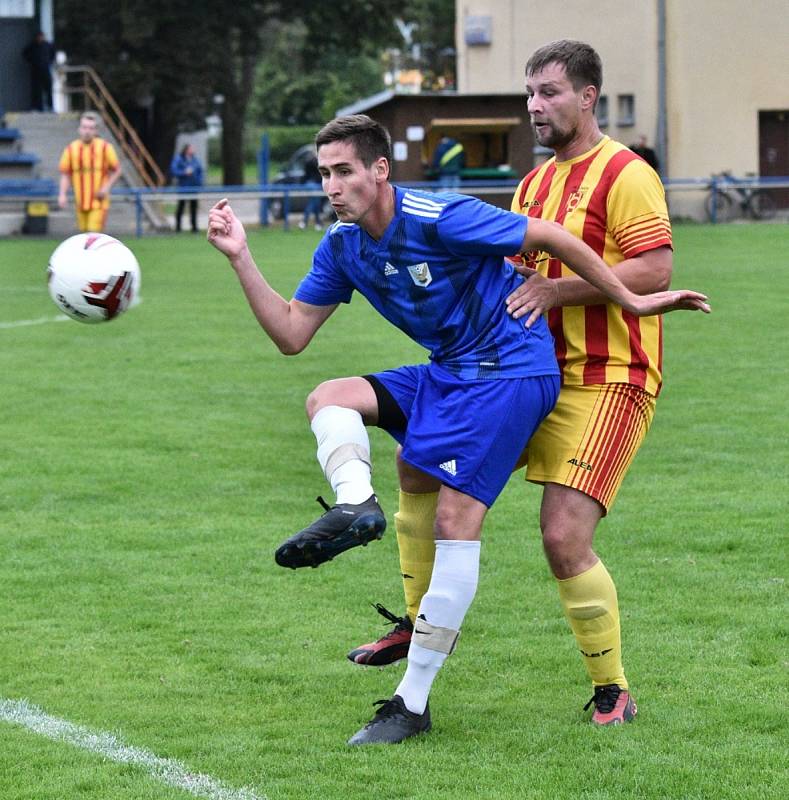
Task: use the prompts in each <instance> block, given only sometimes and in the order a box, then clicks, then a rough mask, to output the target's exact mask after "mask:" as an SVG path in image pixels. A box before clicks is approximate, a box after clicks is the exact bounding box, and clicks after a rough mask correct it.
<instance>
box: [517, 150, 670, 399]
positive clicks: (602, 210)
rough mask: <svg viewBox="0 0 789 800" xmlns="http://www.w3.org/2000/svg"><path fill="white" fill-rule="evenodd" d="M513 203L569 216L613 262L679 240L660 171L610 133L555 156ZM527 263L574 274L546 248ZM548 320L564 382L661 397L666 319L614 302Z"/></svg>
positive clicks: (547, 215) (545, 214)
mask: <svg viewBox="0 0 789 800" xmlns="http://www.w3.org/2000/svg"><path fill="white" fill-rule="evenodd" d="M512 210H513V211H517V212H519V213H521V214H527V215H528V216H531V217H542V218H543V219H549V220H554V221H556V222H559V223H561V224H562V225H563V226H564V227H565V228H567V230H569V231H570V232H571V233H573V234H574V235H576V236H578V237H579V238H581V239H583V240H584V241H585V242H586V243H587V244H588V245H589V246H590V247H591V248H592V249H593V250H594V251H595V252H596V253H597V254H598V255H600V256H601V257H602V259H603V260H604V261H605V262H606V264H608V265H611V266H612V265H614V264H618V263H619V262H620V261H624V260H625V259H626V258H632V257H633V256H637V255H638V254H639V253H643V252H645V251H647V250H652V249H654V248H657V247H664V246H666V245H668V246H669V247H670V246H671V244H672V242H671V224H670V222H669V218H668V209H667V208H666V196H665V192H664V189H663V185H662V183H661V182H660V178H659V177H658V176H657V174H656V173H655V171H654V170H653V169H652V168H651V167H650V166H648V165H647V164H646V162H644V161H643V160H642V159H641V158H640V157H639V156H637V155H636V154H635V153H633V152H632V151H631V150H629V149H628V148H627V147H625V146H624V145H622V144H619V143H618V142H615V141H613V140H612V139H610V138H609V137H608V136H605V137H603V139H602V141H601V142H600V143H599V144H597V145H596V146H595V147H593V148H592V149H591V150H589V151H588V152H586V153H584V154H583V155H580V156H578V157H577V158H573V159H570V160H568V161H561V162H557V161H556V159H555V158H551V159H549V160H548V161H547V162H546V163H545V164H542V165H541V166H539V167H536V168H535V169H533V170H532V171H531V172H530V173H529V174H528V175H527V176H526V177H525V178H524V179H523V180H522V181H521V183H520V185H519V186H518V189H517V191H516V192H515V196H514V197H513V200H512ZM524 259H525V263H526V264H527V265H528V266H531V267H533V268H534V269H537V270H539V271H540V272H541V273H542V274H543V275H547V276H548V277H549V278H559V277H562V276H567V275H574V273H573V272H572V271H571V270H570V269H569V267H567V265H566V264H563V263H562V262H560V261H559V259H557V258H549V257H548V256H547V255H546V254H545V253H540V252H535V251H533V252H530V253H527V254H524ZM548 324H549V326H550V328H551V333H552V334H553V337H554V339H555V340H556V355H557V358H558V359H559V366H560V367H561V369H562V377H563V381H564V383H567V384H574V385H586V384H601V383H629V384H632V385H634V386H639V387H641V388H642V389H644V390H645V391H647V392H649V393H650V394H652V395H655V396H657V394H658V392H659V391H660V386H661V380H662V378H661V369H662V358H663V353H662V351H663V326H662V319H661V318H660V317H659V316H654V317H640V318H639V317H636V316H633V314H631V313H629V312H627V311H625V310H624V309H623V308H622V307H621V306H619V305H616V304H614V303H607V304H604V305H595V306H572V307H570V306H567V307H562V308H552V309H551V310H550V311H549V312H548Z"/></svg>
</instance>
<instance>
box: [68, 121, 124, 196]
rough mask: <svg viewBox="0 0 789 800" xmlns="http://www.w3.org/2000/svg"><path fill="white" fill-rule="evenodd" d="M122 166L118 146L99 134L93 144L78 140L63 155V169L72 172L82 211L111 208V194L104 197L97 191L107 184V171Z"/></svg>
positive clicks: (73, 183) (73, 184)
mask: <svg viewBox="0 0 789 800" xmlns="http://www.w3.org/2000/svg"><path fill="white" fill-rule="evenodd" d="M117 168H118V156H117V155H116V153H115V148H114V147H113V146H112V145H111V144H110V143H109V142H106V141H104V139H101V138H100V137H98V136H96V137H95V138H94V139H93V141H92V142H91V143H90V144H85V143H84V142H83V141H82V140H81V139H75V140H74V141H73V142H71V144H69V145H67V146H66V147H65V148H64V150H63V154H62V155H61V156H60V171H61V172H62V173H63V174H64V175H71V185H72V188H73V189H74V200H75V203H76V206H77V208H78V209H79V210H80V211H90V210H92V209H102V208H109V205H110V200H109V196H107V197H105V198H104V199H103V200H100V199H99V198H97V197H96V192H98V190H99V189H100V188H101V185H102V183H104V181H105V179H106V177H107V173H108V172H111V171H113V170H116V169H117Z"/></svg>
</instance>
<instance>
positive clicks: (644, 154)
mask: <svg viewBox="0 0 789 800" xmlns="http://www.w3.org/2000/svg"><path fill="white" fill-rule="evenodd" d="M647 141H648V140H647V137H646V136H644V134H643V133H642V134H641V136H639V137H638V142H636V144H631V145H630V149H631V150H632V151H633V152H634V153H635V154H636V155H637V156H641V158H643V159H644V161H646V162H647V164H649V166H650V167H652V169H653V170H655V172H660V163H659V162H658V157H657V153H655V151H654V150H653V149H652V148H651V147H650V146H649V144H647Z"/></svg>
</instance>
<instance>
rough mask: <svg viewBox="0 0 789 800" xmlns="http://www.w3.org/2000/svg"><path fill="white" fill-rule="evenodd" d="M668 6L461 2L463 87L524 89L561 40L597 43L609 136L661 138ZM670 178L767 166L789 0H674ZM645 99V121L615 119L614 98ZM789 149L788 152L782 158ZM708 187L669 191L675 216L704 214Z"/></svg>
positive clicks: (783, 72) (781, 92)
mask: <svg viewBox="0 0 789 800" xmlns="http://www.w3.org/2000/svg"><path fill="white" fill-rule="evenodd" d="M658 6H659V4H658V1H657V0H648V1H647V2H644V3H632V4H627V3H623V2H615V1H614V0H599V2H597V3H595V4H589V3H582V2H580V0H566V1H565V2H562V3H559V4H550V5H549V4H537V3H531V2H524V0H459V1H458V3H457V6H456V8H457V31H456V43H457V51H458V89H459V91H461V92H467V91H475V92H498V91H522V90H523V66H524V64H525V61H526V59H527V58H528V56H529V54H530V53H531V52H532V51H533V50H534V49H536V48H537V47H538V46H540V45H542V44H545V43H546V42H548V41H551V40H553V39H557V38H577V39H582V40H584V41H587V42H589V43H590V44H592V45H593V46H594V47H595V48H596V49H597V50H598V52H599V53H600V55H601V57H602V59H603V94H604V95H607V96H608V97H609V108H610V117H609V118H610V124H609V125H608V127H607V128H605V131H606V132H607V133H609V134H610V135H611V136H612V137H614V138H615V139H619V140H620V141H623V142H625V143H626V144H630V143H631V142H632V141H634V140H635V139H636V138H637V135H638V134H640V133H644V134H646V136H647V138H648V139H649V141H650V143H652V144H654V143H655V142H656V141H657V121H658V97H657V91H658V69H659V64H658V45H657V36H658V17H657V15H658ZM665 9H666V92H667V119H666V126H667V158H666V162H665V163H664V165H663V167H664V173H665V175H666V176H667V177H668V178H672V179H679V178H706V177H708V176H709V175H710V174H711V173H713V172H719V171H721V170H724V169H729V170H731V171H732V172H734V173H735V174H737V175H743V174H745V173H747V172H754V173H757V172H758V171H759V112H760V111H787V112H789V56H787V53H789V13H787V6H786V2H785V0H759V2H756V3H751V4H748V5H746V6H743V4H742V3H741V2H735V0H696V2H693V3H689V2H686V0H665ZM470 15H471V16H474V15H481V16H485V15H489V16H490V17H491V26H490V33H491V36H490V39H491V43H490V44H489V45H477V46H469V45H468V44H467V43H466V41H465V31H466V19H467V17H469V16H470ZM622 93H632V94H634V95H635V102H636V105H635V124H634V125H633V126H632V127H630V126H628V127H621V126H618V125H617V124H616V96H617V95H618V94H622ZM785 157H787V154H785V153H784V154H782V158H785ZM705 196H706V191H705V190H698V191H682V192H680V191H676V192H671V194H670V201H671V206H672V213H674V214H688V215H691V216H696V217H700V216H701V215H702V214H703V203H704V198H705Z"/></svg>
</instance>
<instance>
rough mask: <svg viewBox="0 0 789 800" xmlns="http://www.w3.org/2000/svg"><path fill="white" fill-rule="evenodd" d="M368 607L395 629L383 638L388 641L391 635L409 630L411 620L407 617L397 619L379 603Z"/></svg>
mask: <svg viewBox="0 0 789 800" xmlns="http://www.w3.org/2000/svg"><path fill="white" fill-rule="evenodd" d="M370 605H371V606H372V607H373V608H374V609H375V610H376V611H377V612H378V613H379V614H380V615H381V616H382V617H384V618H385V619H387V620H388V621H389V622H391V623H392V624H393V625H395V629H394V630H393V631H391V632H390V633H387V634H386V636H385V637H384V638H385V639H388V638H389V637H390V636H391V635H392V634H394V633H398V632H400V631H402V630H409V631H410V630H411V620H410V619H408V617H398V616H396V615H395V614H393V613H392V612H391V611H390V610H389V609H388V608H385V607H384V606H382V605H381V604H380V603H370Z"/></svg>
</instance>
